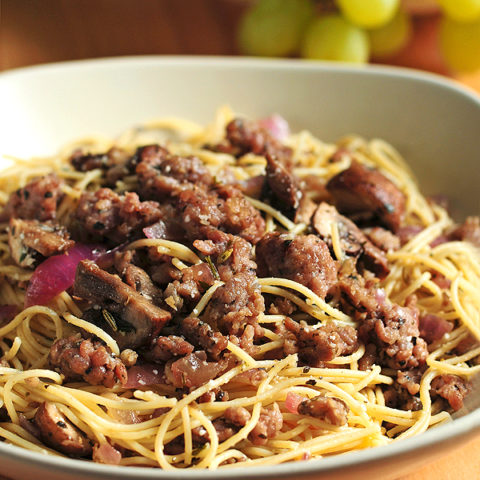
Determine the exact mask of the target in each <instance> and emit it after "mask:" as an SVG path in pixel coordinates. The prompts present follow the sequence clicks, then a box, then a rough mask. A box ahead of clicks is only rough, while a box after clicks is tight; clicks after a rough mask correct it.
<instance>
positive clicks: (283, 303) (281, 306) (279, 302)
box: [268, 297, 297, 316]
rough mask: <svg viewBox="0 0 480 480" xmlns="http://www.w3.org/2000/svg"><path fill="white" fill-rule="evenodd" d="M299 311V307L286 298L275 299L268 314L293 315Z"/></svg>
mask: <svg viewBox="0 0 480 480" xmlns="http://www.w3.org/2000/svg"><path fill="white" fill-rule="evenodd" d="M296 310H297V306H296V305H295V304H294V303H293V302H292V301H290V300H289V299H288V298H284V297H273V302H272V303H271V304H270V307H269V308H268V313H270V314H271V315H287V316H289V315H291V314H292V313H294V312H295V311H296Z"/></svg>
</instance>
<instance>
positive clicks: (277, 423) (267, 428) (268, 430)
mask: <svg viewBox="0 0 480 480" xmlns="http://www.w3.org/2000/svg"><path fill="white" fill-rule="evenodd" d="M282 427H283V417H282V413H281V412H280V408H279V406H278V405H277V404H276V403H274V404H273V406H272V408H271V409H266V408H262V410H261V412H260V418H259V419H258V422H257V424H256V425H255V427H254V428H253V430H252V431H251V432H250V434H249V435H248V439H249V440H250V441H251V442H252V443H253V444H254V445H265V444H266V443H267V441H268V439H270V438H274V437H275V435H276V434H277V432H278V431H280V430H281V429H282Z"/></svg>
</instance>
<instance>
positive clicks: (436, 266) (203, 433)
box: [0, 107, 480, 469]
mask: <svg viewBox="0 0 480 480" xmlns="http://www.w3.org/2000/svg"><path fill="white" fill-rule="evenodd" d="M479 247H480V222H479V218H478V217H468V218H467V219H466V220H465V221H464V222H463V223H460V224H457V223H455V222H454V221H453V220H452V218H451V217H450V215H449V213H448V205H447V204H446V200H445V199H444V198H443V197H441V196H439V197H431V198H427V197H424V196H423V195H422V194H421V193H420V191H419V188H418V186H417V184H416V182H415V179H414V176H413V174H412V172H411V170H410V169H409V167H408V166H407V163H406V162H405V161H404V160H403V159H402V157H401V156H400V155H399V153H398V152H396V151H395V149H394V148H393V147H392V146H390V145H389V144H387V143H386V142H385V141H382V140H366V139H363V138H360V137H358V136H349V137H345V138H343V139H341V140H340V141H338V142H337V143H336V144H329V143H324V142H322V141H320V140H319V139H317V138H315V137H314V136H313V135H312V134H311V133H309V132H307V131H301V132H299V133H295V134H293V133H291V132H290V130H289V126H288V124H287V122H286V121H285V120H284V119H283V118H281V117H279V116H277V115H273V116H271V117H268V118H264V119H261V120H250V119H246V118H243V117H241V116H237V115H235V114H234V113H233V112H232V111H231V110H230V109H229V108H227V107H223V108H221V109H220V110H219V111H218V113H217V115H216V117H215V119H214V121H213V122H212V123H211V124H210V125H208V126H206V127H204V126H200V125H197V124H195V123H192V122H190V121H187V120H181V119H172V118H167V119H161V120H158V121H153V122H150V123H147V124H144V125H141V126H137V127H134V128H131V129H129V130H128V131H126V132H124V133H123V134H121V135H120V136H119V137H117V138H115V139H113V140H112V139H106V138H100V137H94V138H87V139H82V140H80V141H78V142H75V143H73V144H70V145H68V146H66V147H65V148H64V149H63V150H62V151H60V152H59V153H58V154H57V155H55V156H53V157H51V158H42V159H33V160H28V161H27V160H20V159H15V162H14V165H13V166H11V167H9V168H6V169H4V170H2V171H0V438H2V440H4V441H5V442H7V443H10V444H14V445H17V446H20V447H23V448H25V449H28V450H31V451H35V452H41V453H44V454H48V455H60V456H67V457H73V458H81V459H86V460H93V461H95V462H100V463H106V464H115V465H125V466H145V467H159V468H161V469H180V468H210V469H215V468H235V467H246V466H254V465H274V464H279V463H283V462H290V461H308V460H310V459H318V458H321V457H325V456H329V455H333V454H340V453H345V452H349V451H353V450H358V449H365V448H370V447H375V446H378V445H386V444H389V443H391V442H394V441H398V440H402V439H405V438H408V437H411V436H414V435H417V434H420V433H422V432H424V431H425V430H427V429H429V428H431V427H434V426H436V425H439V424H442V423H444V422H448V421H450V420H451V414H452V412H454V411H458V410H460V409H461V408H462V406H463V402H464V398H465V397H466V396H467V395H468V393H469V391H470V389H471V386H470V379H471V377H472V375H474V374H475V373H477V372H478V370H479V369H480V361H479V360H480V254H479V251H480V250H479Z"/></svg>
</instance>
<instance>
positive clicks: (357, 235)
mask: <svg viewBox="0 0 480 480" xmlns="http://www.w3.org/2000/svg"><path fill="white" fill-rule="evenodd" d="M332 223H333V224H336V225H337V228H338V236H339V243H340V248H341V250H342V252H343V253H344V254H345V255H348V256H350V257H359V259H360V261H361V262H362V263H363V264H364V265H365V267H366V268H367V269H369V270H371V271H373V272H375V273H376V274H377V275H378V276H379V277H380V278H384V277H385V276H386V275H387V274H388V272H389V271H390V269H389V267H388V262H387V257H386V256H385V254H384V253H383V251H381V250H379V249H378V248H377V247H376V246H375V245H373V244H372V243H371V242H370V241H369V240H368V238H367V237H366V236H365V234H364V233H363V232H362V231H361V230H360V229H359V228H358V227H357V226H356V225H355V223H353V222H352V221H351V220H349V219H348V218H346V217H344V216H343V215H340V213H338V211H337V209H336V208H335V207H334V206H333V205H329V204H328V203H326V202H322V203H321V204H320V205H319V206H318V208H317V210H316V211H315V214H314V216H313V220H312V224H313V228H314V230H315V231H316V232H317V233H318V234H319V235H320V237H321V238H322V240H323V241H325V242H326V243H327V245H328V246H329V248H330V250H331V251H332V252H333V241H332ZM389 233H390V232H389ZM338 260H341V259H338Z"/></svg>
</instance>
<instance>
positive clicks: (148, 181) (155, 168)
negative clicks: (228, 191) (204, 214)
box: [136, 145, 212, 201]
mask: <svg viewBox="0 0 480 480" xmlns="http://www.w3.org/2000/svg"><path fill="white" fill-rule="evenodd" d="M137 156H138V158H139V163H138V165H137V167H136V173H137V177H138V182H139V192H140V195H141V197H142V198H146V199H152V200H157V201H161V200H166V199H168V198H169V197H170V196H171V195H175V194H177V193H179V192H180V191H182V190H184V189H185V188H191V187H192V186H193V185H197V186H208V185H210V184H211V183H212V175H211V174H210V172H209V171H208V170H207V168H206V167H205V165H204V164H203V163H202V162H201V161H200V160H199V159H198V158H196V157H180V156H178V155H172V154H171V153H170V152H169V151H168V150H167V149H166V148H163V147H161V146H159V145H148V146H145V147H141V148H139V149H138V151H137Z"/></svg>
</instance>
